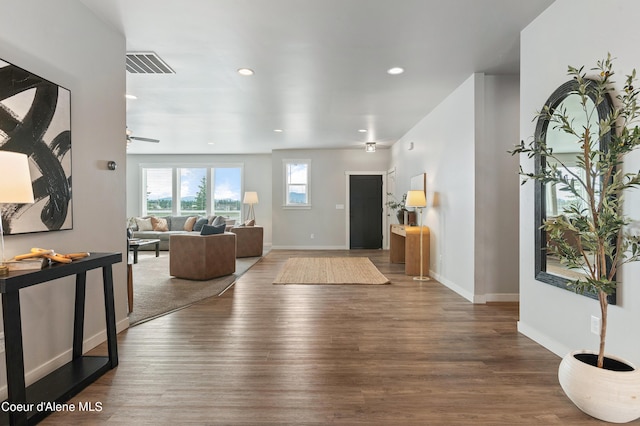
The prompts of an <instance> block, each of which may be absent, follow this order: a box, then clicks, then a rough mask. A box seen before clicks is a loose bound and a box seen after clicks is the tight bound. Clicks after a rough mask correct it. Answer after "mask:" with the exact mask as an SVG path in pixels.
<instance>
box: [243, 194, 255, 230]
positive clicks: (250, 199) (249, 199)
mask: <svg viewBox="0 0 640 426" xmlns="http://www.w3.org/2000/svg"><path fill="white" fill-rule="evenodd" d="M242 203H243V204H249V211H248V212H247V218H246V221H249V220H253V221H254V223H255V220H256V214H255V212H254V210H253V205H254V204H258V193H257V192H255V191H247V192H245V193H244V200H242Z"/></svg>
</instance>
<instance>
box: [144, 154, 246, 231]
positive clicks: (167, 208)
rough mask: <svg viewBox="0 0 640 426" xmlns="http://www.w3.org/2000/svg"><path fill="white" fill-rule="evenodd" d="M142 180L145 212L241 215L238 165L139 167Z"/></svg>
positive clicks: (162, 214)
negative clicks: (141, 169)
mask: <svg viewBox="0 0 640 426" xmlns="http://www.w3.org/2000/svg"><path fill="white" fill-rule="evenodd" d="M209 171H210V173H209ZM143 181H144V186H145V188H144V200H143V210H144V211H143V214H145V215H156V216H167V215H194V216H196V215H199V216H207V215H212V214H215V215H221V216H225V217H228V218H230V219H236V220H240V219H241V217H242V211H241V209H242V202H241V194H240V193H241V188H242V168H241V167H215V168H211V169H209V168H206V167H195V168H194V167H167V168H143ZM178 200H179V202H177V201H178Z"/></svg>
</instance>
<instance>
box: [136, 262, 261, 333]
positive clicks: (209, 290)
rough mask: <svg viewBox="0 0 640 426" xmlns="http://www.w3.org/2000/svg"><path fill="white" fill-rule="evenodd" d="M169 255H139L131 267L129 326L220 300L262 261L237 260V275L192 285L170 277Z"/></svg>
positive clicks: (194, 282) (187, 281)
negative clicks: (131, 284)
mask: <svg viewBox="0 0 640 426" xmlns="http://www.w3.org/2000/svg"><path fill="white" fill-rule="evenodd" d="M169 256H170V252H168V251H164V252H160V257H155V251H148V252H147V251H140V253H139V259H138V263H137V264H135V265H133V311H132V312H131V313H130V314H129V324H130V326H133V325H136V324H140V323H143V322H145V321H148V320H150V319H153V318H156V317H159V316H161V315H165V314H168V313H170V312H173V311H175V310H177V309H182V308H185V307H187V306H189V305H191V304H193V303H195V302H198V301H200V300H202V299H205V298H207V297H212V296H219V295H221V294H222V293H223V292H224V291H225V290H227V289H228V288H229V287H231V286H232V285H233V284H234V283H235V281H236V279H237V278H238V277H239V276H240V275H242V274H243V273H245V272H246V271H247V270H248V269H249V268H251V267H252V266H253V265H254V264H255V263H257V262H258V261H259V260H260V259H262V258H261V257H246V258H240V259H236V272H235V273H234V274H232V275H227V276H225V277H220V278H214V279H211V280H207V281H193V280H185V279H181V278H175V277H172V276H171V275H169Z"/></svg>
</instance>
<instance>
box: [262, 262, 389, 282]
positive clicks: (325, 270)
mask: <svg viewBox="0 0 640 426" xmlns="http://www.w3.org/2000/svg"><path fill="white" fill-rule="evenodd" d="M389 282H390V281H389V279H388V278H387V277H385V276H384V275H382V273H381V272H380V271H378V269H377V268H376V267H375V265H374V264H373V263H372V262H371V260H370V259H369V258H368V257H292V258H289V259H288V260H287V261H286V262H285V264H284V266H283V267H282V269H281V270H280V272H279V273H278V276H277V277H276V279H275V281H274V282H273V283H274V284H389Z"/></svg>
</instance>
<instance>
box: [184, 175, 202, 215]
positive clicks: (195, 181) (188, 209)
mask: <svg viewBox="0 0 640 426" xmlns="http://www.w3.org/2000/svg"><path fill="white" fill-rule="evenodd" d="M178 170H179V171H180V185H179V193H180V195H179V198H180V209H179V211H178V215H185V214H193V216H206V214H207V198H208V197H207V169H206V168H197V169H196V168H193V169H192V168H180V169H178Z"/></svg>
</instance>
